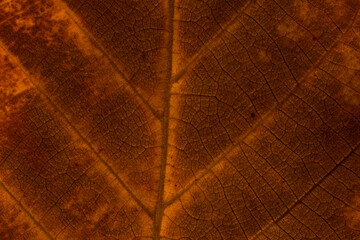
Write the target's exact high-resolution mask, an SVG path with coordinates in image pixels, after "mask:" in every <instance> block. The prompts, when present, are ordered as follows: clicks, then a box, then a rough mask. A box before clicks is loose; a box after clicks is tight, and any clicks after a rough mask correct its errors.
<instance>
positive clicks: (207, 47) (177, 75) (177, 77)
mask: <svg viewBox="0 0 360 240" xmlns="http://www.w3.org/2000/svg"><path fill="white" fill-rule="evenodd" d="M256 2H257V0H255V1H253V0H250V1H248V2H247V3H246V4H245V5H244V6H243V7H242V8H241V9H239V10H238V11H237V12H236V14H235V15H234V17H232V18H231V19H230V20H229V21H228V22H227V23H226V24H225V25H224V27H221V28H220V30H219V31H218V32H217V33H216V34H215V37H213V38H212V39H211V40H210V41H208V42H207V43H206V44H204V46H202V47H201V48H200V50H199V51H198V53H197V54H196V55H195V56H193V57H192V58H191V59H190V60H189V61H188V62H187V64H186V66H185V67H184V68H183V69H182V70H181V71H179V72H178V73H177V74H176V75H175V76H173V77H172V78H171V82H172V83H175V82H177V81H179V80H180V78H181V77H183V76H184V75H185V73H186V72H187V70H188V69H189V68H190V67H191V66H192V65H194V64H195V63H196V62H197V60H198V59H199V58H200V57H201V56H202V55H203V54H204V53H205V51H206V50H208V49H209V48H210V47H211V45H212V44H214V43H216V42H217V40H219V39H220V37H221V35H222V34H223V33H224V32H225V31H227V29H228V28H229V27H230V26H231V25H233V24H234V23H235V22H236V21H237V19H238V17H240V15H241V14H242V13H243V11H244V10H245V9H246V8H247V7H248V6H249V5H250V4H251V3H253V4H255V3H256Z"/></svg>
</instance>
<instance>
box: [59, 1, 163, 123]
mask: <svg viewBox="0 0 360 240" xmlns="http://www.w3.org/2000/svg"><path fill="white" fill-rule="evenodd" d="M54 1H55V3H57V4H58V5H59V6H60V7H61V8H62V9H64V10H65V12H66V14H67V15H68V16H69V17H70V19H71V20H72V21H73V22H74V23H75V24H76V26H77V27H78V28H79V29H80V30H81V31H82V32H83V33H84V35H85V36H86V37H87V38H88V39H89V40H90V42H91V43H92V44H93V46H94V47H96V48H97V49H98V50H100V52H101V53H102V54H104V56H105V57H106V59H107V60H108V61H109V63H110V64H111V66H112V67H113V68H114V70H115V71H116V72H117V73H118V74H119V75H120V77H121V78H122V79H124V82H125V83H126V84H127V85H128V86H129V87H130V88H131V90H132V91H133V92H134V94H135V95H136V96H137V97H138V98H139V99H140V100H141V102H142V103H143V104H144V105H145V106H146V107H147V108H148V109H149V110H150V112H151V113H152V115H153V116H154V117H155V118H157V119H158V120H160V119H161V116H160V114H159V113H158V111H156V110H155V109H154V108H153V107H152V106H151V105H150V103H149V102H148V101H147V100H146V99H145V98H144V97H143V96H142V95H141V94H140V93H139V91H138V90H137V89H136V88H135V87H134V86H133V85H132V84H131V83H130V81H129V79H128V78H127V77H126V75H125V74H124V73H123V71H121V69H120V68H119V67H118V65H117V63H116V61H115V60H113V58H112V57H111V55H110V54H108V53H107V52H106V50H105V48H104V47H103V46H102V45H101V43H99V42H98V41H97V40H96V39H95V37H94V36H93V35H92V34H91V33H90V32H89V31H87V30H86V29H85V28H83V27H82V25H81V23H79V22H78V21H77V19H76V17H75V16H74V14H73V13H72V10H71V9H69V8H68V7H67V5H66V3H64V2H63V1H62V0H54Z"/></svg>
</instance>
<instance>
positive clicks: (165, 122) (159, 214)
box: [154, 0, 175, 240]
mask: <svg viewBox="0 0 360 240" xmlns="http://www.w3.org/2000/svg"><path fill="white" fill-rule="evenodd" d="M174 4H175V3H174V0H168V8H169V12H168V18H169V19H168V20H169V21H168V28H169V42H168V46H167V54H168V56H167V57H168V60H167V64H168V66H167V72H166V78H165V79H166V80H167V83H166V89H165V95H164V112H163V119H162V121H161V127H162V146H161V149H162V150H161V168H160V179H159V186H158V190H159V191H158V199H157V202H156V206H155V214H154V239H155V240H158V239H160V238H161V237H160V232H161V225H162V224H161V223H162V219H163V216H164V208H165V206H164V189H165V186H164V185H165V175H166V166H167V155H168V139H169V121H170V119H169V115H170V98H171V94H170V89H171V77H172V58H173V55H172V52H173V51H172V50H173V41H174Z"/></svg>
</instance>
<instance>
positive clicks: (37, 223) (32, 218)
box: [0, 181, 54, 239]
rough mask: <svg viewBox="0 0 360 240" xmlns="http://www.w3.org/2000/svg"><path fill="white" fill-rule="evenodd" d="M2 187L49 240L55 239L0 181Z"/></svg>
mask: <svg viewBox="0 0 360 240" xmlns="http://www.w3.org/2000/svg"><path fill="white" fill-rule="evenodd" d="M0 186H1V187H2V188H3V189H4V190H5V192H6V193H7V194H9V196H10V197H11V198H12V199H13V200H14V201H15V202H16V204H17V205H18V206H19V207H20V208H21V209H22V210H23V211H24V212H25V213H26V214H27V215H28V216H29V218H30V219H31V220H32V221H33V222H34V223H35V224H36V225H37V226H38V227H39V228H40V229H41V231H42V232H44V233H45V235H46V236H47V237H48V238H49V239H54V238H53V237H52V236H51V235H50V233H49V232H48V231H46V229H45V228H44V227H43V226H42V225H41V224H40V222H39V221H38V220H36V219H35V217H34V216H33V215H32V214H31V213H30V211H29V210H27V209H26V208H25V206H24V205H23V204H22V203H21V202H20V201H19V200H17V199H16V197H15V196H14V195H13V194H12V193H11V192H10V191H9V189H7V187H6V186H5V184H4V183H3V182H1V181H0Z"/></svg>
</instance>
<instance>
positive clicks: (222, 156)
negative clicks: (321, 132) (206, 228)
mask: <svg viewBox="0 0 360 240" xmlns="http://www.w3.org/2000/svg"><path fill="white" fill-rule="evenodd" d="M358 12H359V9H358V10H357V12H356V14H355V16H354V18H353V19H352V22H351V23H350V24H349V26H348V27H347V28H346V30H345V31H344V32H343V33H341V34H340V36H339V37H338V39H337V40H336V41H334V43H333V44H332V45H331V47H330V48H329V50H328V51H327V52H325V54H324V55H323V56H322V57H321V58H319V59H318V60H317V61H316V62H315V63H314V65H313V66H312V68H310V70H309V71H308V72H307V73H306V74H305V75H304V76H303V77H302V78H300V79H299V81H297V84H296V85H295V86H294V88H293V89H292V90H291V91H290V92H289V93H288V94H287V95H286V96H285V97H284V99H283V100H282V101H280V102H278V103H276V104H275V105H274V106H273V107H272V108H271V109H270V110H269V111H268V112H267V113H266V114H265V116H264V117H263V118H261V119H260V120H259V121H257V122H256V123H255V124H254V126H253V127H252V128H250V129H249V130H248V131H247V132H246V133H244V134H243V135H242V136H240V139H239V141H237V142H236V143H235V144H234V145H232V146H230V147H228V148H227V149H225V150H224V152H223V154H221V155H220V156H219V157H218V158H217V159H215V160H214V161H213V162H212V163H211V164H210V165H209V167H208V168H206V169H205V170H204V171H203V172H202V173H201V174H200V175H199V176H198V177H197V178H195V180H193V181H192V182H191V183H190V184H189V185H188V186H187V187H186V188H184V189H183V190H182V191H181V192H179V193H178V194H176V195H175V196H174V197H173V198H172V199H170V200H168V201H167V202H165V206H166V207H168V206H169V205H171V204H172V203H174V202H175V201H176V200H177V199H179V198H180V197H181V196H182V195H184V194H185V193H186V192H187V191H188V190H189V189H191V188H192V187H193V186H194V185H195V184H196V182H197V181H199V180H200V179H202V178H204V177H205V176H206V175H207V174H208V173H209V172H210V171H211V169H213V168H214V167H215V166H216V165H217V164H219V163H220V162H221V161H222V160H223V159H225V157H226V156H227V155H228V154H229V153H231V152H232V151H233V150H234V149H236V148H237V147H238V146H239V145H240V144H241V143H242V142H243V141H244V140H245V139H246V138H247V137H248V136H249V135H250V134H251V133H253V132H254V131H256V130H257V129H258V128H259V127H260V126H261V125H262V124H263V123H264V122H266V121H267V120H268V119H269V118H270V117H271V115H272V114H273V113H274V112H275V111H276V110H277V109H278V108H280V107H281V106H282V105H283V104H284V103H285V102H286V101H287V100H288V99H289V98H290V97H291V96H292V95H293V93H294V92H295V91H296V89H297V88H298V87H299V86H300V85H301V84H302V83H303V82H305V81H306V79H307V78H308V77H309V76H310V75H311V74H312V73H313V72H314V71H315V70H316V69H317V68H318V67H319V65H320V64H321V63H322V61H323V60H325V59H326V58H327V56H328V55H329V54H330V53H331V52H332V50H333V49H334V48H335V47H336V46H337V45H338V43H340V41H341V39H342V38H343V36H344V35H345V34H346V33H347V32H348V31H349V30H350V29H351V28H352V26H353V24H354V22H355V19H356V18H357V15H358Z"/></svg>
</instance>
